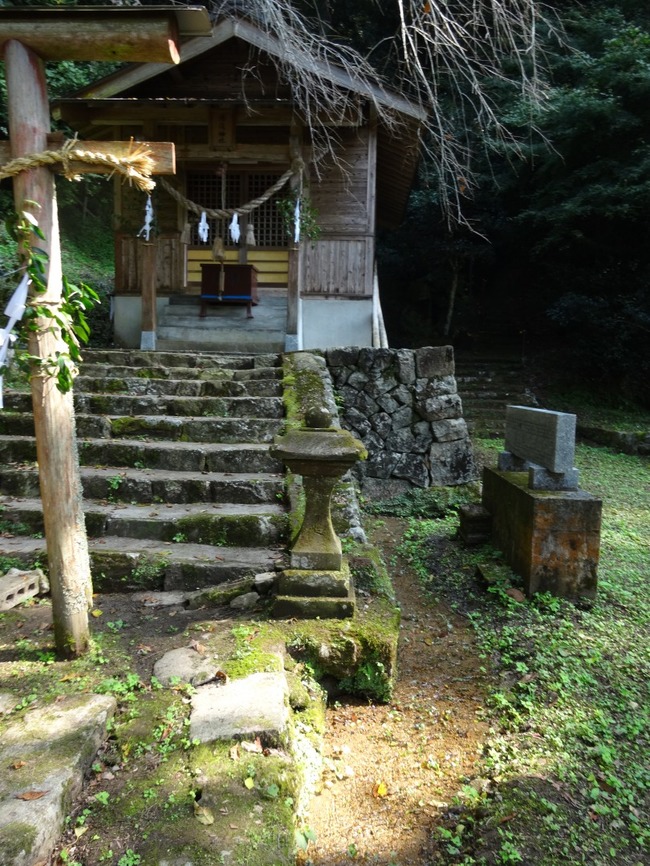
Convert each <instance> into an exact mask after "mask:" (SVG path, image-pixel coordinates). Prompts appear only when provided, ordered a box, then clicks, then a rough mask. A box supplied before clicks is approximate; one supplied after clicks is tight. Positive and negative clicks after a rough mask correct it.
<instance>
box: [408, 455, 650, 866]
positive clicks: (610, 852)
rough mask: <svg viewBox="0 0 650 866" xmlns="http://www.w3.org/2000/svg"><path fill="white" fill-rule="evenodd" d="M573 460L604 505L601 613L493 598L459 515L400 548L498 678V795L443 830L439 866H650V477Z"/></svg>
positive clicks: (595, 460) (634, 468)
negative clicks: (485, 854)
mask: <svg viewBox="0 0 650 866" xmlns="http://www.w3.org/2000/svg"><path fill="white" fill-rule="evenodd" d="M480 444H481V445H487V446H489V447H491V448H494V443H491V442H490V443H480ZM576 462H577V465H578V466H579V468H580V471H581V481H582V484H583V485H584V488H585V489H587V490H589V491H590V492H592V493H594V494H595V495H597V496H599V497H601V498H602V499H603V501H604V508H603V527H602V535H601V559H600V565H599V588H598V597H597V600H596V601H595V603H593V604H590V605H584V606H579V605H573V604H570V603H568V602H567V601H565V600H563V599H559V598H555V597H553V596H550V595H549V594H538V595H536V596H534V597H533V598H532V599H531V600H530V601H529V602H527V603H523V604H522V603H516V602H513V600H512V599H511V598H510V597H509V596H507V595H506V594H505V592H504V585H497V586H496V587H493V588H491V589H490V590H488V591H487V592H486V591H485V589H484V588H483V587H482V586H479V585H478V583H477V581H476V577H475V574H476V565H477V564H480V563H485V562H486V561H487V562H490V563H491V564H493V568H496V567H497V564H498V562H499V560H498V558H495V555H494V552H493V551H490V550H489V549H488V550H485V549H479V550H469V549H463V548H459V547H458V545H457V544H456V542H455V541H454V534H455V532H456V526H457V521H456V520H455V518H454V517H446V518H443V519H435V520H428V521H422V520H413V521H412V522H411V525H410V530H409V533H408V537H406V539H405V542H404V543H403V550H404V552H405V553H406V554H407V555H408V556H409V557H410V558H411V560H412V561H413V563H414V565H415V566H416V567H417V570H418V571H419V573H420V574H421V576H422V579H423V581H424V582H425V584H426V586H427V588H428V589H429V590H431V591H432V592H434V593H435V594H436V595H437V596H441V597H444V598H446V599H447V601H448V602H449V603H450V604H451V605H452V607H454V608H456V609H457V610H458V612H459V613H462V614H464V615H465V616H466V617H468V619H469V620H470V622H471V623H472V625H473V627H474V630H475V633H476V637H477V641H478V645H479V650H480V652H481V655H482V657H483V659H484V665H485V669H486V672H487V671H489V672H490V674H492V677H491V681H492V683H493V685H492V686H491V687H490V692H489V694H488V696H487V721H488V722H489V725H490V733H489V736H488V739H487V742H486V746H485V749H484V754H483V757H482V767H481V769H480V774H481V776H483V777H485V778H487V779H491V780H493V785H494V791H493V794H492V795H491V796H489V797H487V798H484V799H482V800H481V801H480V802H474V801H473V800H472V799H471V798H467V799H466V801H465V803H464V805H463V804H461V806H462V809H463V814H462V815H461V816H460V817H459V816H458V814H457V815H456V816H455V818H454V824H453V825H451V826H443V828H442V832H441V842H442V843H443V844H442V845H441V848H443V849H444V857H443V859H442V862H443V863H454V864H457V863H475V862H480V861H479V860H477V861H475V860H473V859H472V858H471V853H472V852H473V851H476V850H481V849H483V850H485V846H486V845H488V846H489V847H490V850H491V851H492V852H493V857H494V859H490V861H489V862H495V863H520V862H523V863H528V862H530V863H535V864H537V866H552V864H556V863H558V862H571V863H602V864H619V863H630V864H633V863H641V862H645V857H646V846H647V844H648V842H649V841H650V839H649V837H648V830H647V826H648V821H647V817H648V816H647V791H648V787H649V786H650V771H649V770H648V767H649V766H650V765H649V763H648V760H647V758H648V754H649V753H650V738H649V732H650V713H649V709H648V708H649V703H648V686H647V684H648V681H649V678H650V659H649V657H648V652H647V643H646V640H645V634H646V632H647V626H648V623H649V622H650V606H649V605H648V598H647V592H646V588H645V584H644V582H643V580H642V579H641V577H642V575H644V574H645V572H646V570H647V549H648V544H649V543H650V537H649V535H648V524H647V519H646V517H647V513H648V509H649V508H650V486H649V485H648V469H647V465H646V464H645V463H644V461H643V458H639V457H634V456H629V455H623V454H615V453H613V452H610V451H608V450H606V449H599V448H593V447H586V446H579V447H578V449H577V456H576ZM501 568H503V566H501ZM504 575H505V570H504ZM474 800H476V798H474ZM584 815H589V820H588V821H585V820H584ZM506 822H507V826H506ZM502 823H503V826H501V825H502ZM458 826H462V827H463V828H464V831H463V832H462V833H461V832H459V831H458ZM495 827H496V828H498V830H497V832H498V838H495V835H494V828H495ZM532 827H534V831H531V828H532ZM465 858H468V859H465Z"/></svg>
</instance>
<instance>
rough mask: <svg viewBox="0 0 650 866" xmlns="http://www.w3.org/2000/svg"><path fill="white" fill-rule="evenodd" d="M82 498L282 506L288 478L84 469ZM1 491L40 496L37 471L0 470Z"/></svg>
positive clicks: (156, 470) (115, 500)
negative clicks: (279, 503)
mask: <svg viewBox="0 0 650 866" xmlns="http://www.w3.org/2000/svg"><path fill="white" fill-rule="evenodd" d="M80 474H81V484H82V489H83V495H84V497H85V498H87V499H98V500H103V499H105V500H109V501H111V502H130V503H135V502H140V503H148V504H151V503H156V502H157V503H169V502H171V503H186V502H222V503H223V502H233V503H237V504H248V505H254V504H263V503H269V502H272V503H277V502H278V501H280V500H282V498H283V495H284V476H283V475H279V474H269V473H253V472H242V473H237V474H232V473H225V472H210V473H208V472H178V471H170V470H161V469H130V468H129V469H115V468H99V467H81V471H80ZM0 487H1V489H2V491H3V493H5V494H8V495H11V496H27V497H31V496H33V497H36V496H38V495H39V483H38V469H37V468H36V467H33V468H30V467H25V466H24V465H22V466H19V467H15V466H3V467H2V468H0Z"/></svg>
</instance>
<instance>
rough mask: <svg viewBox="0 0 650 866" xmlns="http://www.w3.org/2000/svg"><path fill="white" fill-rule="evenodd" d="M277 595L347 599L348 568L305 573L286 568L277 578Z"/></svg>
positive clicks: (346, 565) (345, 564) (305, 571)
mask: <svg viewBox="0 0 650 866" xmlns="http://www.w3.org/2000/svg"><path fill="white" fill-rule="evenodd" d="M277 591H278V595H306V596H309V597H312V598H313V597H318V598H326V597H331V598H347V597H348V596H349V595H350V568H349V566H348V564H347V562H344V563H343V566H342V569H341V571H307V570H302V569H298V568H288V569H285V571H283V572H282V573H281V574H280V575H279V577H278V583H277Z"/></svg>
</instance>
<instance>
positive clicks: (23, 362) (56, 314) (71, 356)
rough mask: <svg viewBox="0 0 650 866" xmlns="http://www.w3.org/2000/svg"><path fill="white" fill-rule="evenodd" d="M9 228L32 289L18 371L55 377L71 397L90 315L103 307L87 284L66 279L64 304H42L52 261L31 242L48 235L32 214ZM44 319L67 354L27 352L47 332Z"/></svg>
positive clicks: (15, 217)
mask: <svg viewBox="0 0 650 866" xmlns="http://www.w3.org/2000/svg"><path fill="white" fill-rule="evenodd" d="M26 204H28V205H33V204H34V203H33V202H26ZM5 225H6V228H7V232H8V233H9V235H10V236H11V238H13V240H14V241H15V242H16V243H17V244H18V248H19V250H20V251H21V253H20V255H21V259H22V261H21V265H22V267H24V269H25V271H26V273H27V274H28V276H29V278H30V280H31V285H32V290H31V292H30V300H29V301H28V304H27V307H26V309H25V313H24V315H23V318H22V320H21V322H20V323H19V324H18V325H17V335H16V336H17V340H16V346H15V349H14V359H15V361H16V363H17V365H18V367H19V368H20V369H21V370H23V371H24V372H26V373H27V374H28V375H34V374H35V370H38V371H39V374H40V375H44V376H52V377H54V378H55V379H56V386H57V388H58V389H59V391H61V393H62V394H67V393H68V391H70V390H71V388H72V383H73V381H74V378H75V376H76V375H77V373H78V372H79V371H78V367H77V364H78V363H79V362H80V361H81V351H80V349H81V344H82V343H87V342H88V339H89V337H90V327H89V325H88V320H87V319H86V313H87V312H88V311H89V310H91V309H92V308H93V307H94V306H96V305H97V304H99V303H101V301H100V299H99V295H98V294H97V293H96V292H95V291H94V289H91V288H90V286H88V285H86V284H85V283H81V282H80V283H79V285H78V286H77V285H74V284H73V283H71V282H70V281H69V280H68V279H67V278H66V277H65V276H63V278H62V283H63V285H62V292H61V301H60V303H59V304H57V305H56V307H52V306H51V305H50V304H49V303H47V302H44V303H39V295H44V294H45V292H46V291H47V265H48V261H49V257H48V254H47V253H46V252H45V250H43V249H41V248H39V247H37V246H31V244H30V241H31V240H32V235H34V236H35V237H36V238H38V239H39V240H41V241H43V240H45V235H44V234H43V232H42V231H41V229H40V228H39V225H38V222H37V221H36V219H35V218H34V216H33V215H32V214H31V213H29V212H28V211H24V212H23V213H22V214H17V213H13V214H11V215H10V216H9V217H8V218H7V219H6V221H5ZM43 319H45V320H48V319H49V320H50V321H51V324H50V325H49V326H46V328H45V330H49V331H51V332H52V333H58V334H59V335H60V337H61V339H62V341H63V343H64V344H65V346H66V350H65V351H62V352H59V351H57V352H56V353H55V354H54V355H52V356H50V357H48V358H40V357H38V356H37V355H32V354H31V353H30V352H29V350H28V348H27V343H28V336H29V334H30V333H31V334H33V333H37V332H39V331H42V330H43V322H42V320H43Z"/></svg>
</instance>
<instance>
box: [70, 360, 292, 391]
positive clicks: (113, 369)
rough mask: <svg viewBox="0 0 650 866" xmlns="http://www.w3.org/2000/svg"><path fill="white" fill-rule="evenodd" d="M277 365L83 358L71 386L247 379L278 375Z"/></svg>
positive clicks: (280, 374) (278, 368)
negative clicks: (147, 364)
mask: <svg viewBox="0 0 650 866" xmlns="http://www.w3.org/2000/svg"><path fill="white" fill-rule="evenodd" d="M281 377H282V368H281V367H244V368H242V369H237V368H234V369H233V368H230V367H179V366H175V367H162V366H160V365H156V366H152V367H137V366H129V365H120V364H111V363H110V362H102V363H99V362H96V363H95V362H84V363H83V364H82V365H81V375H80V376H79V377H78V378H77V379H76V380H75V386H78V384H79V382H80V381H81V382H83V380H84V378H88V379H91V380H96V379H99V380H101V379H138V380H144V381H148V380H152V381H154V382H157V381H163V382H164V381H168V380H170V381H177V382H181V381H194V380H197V381H205V382H232V381H238V382H247V381H249V380H251V379H255V380H257V379H261V378H264V379H280V378H281Z"/></svg>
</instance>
